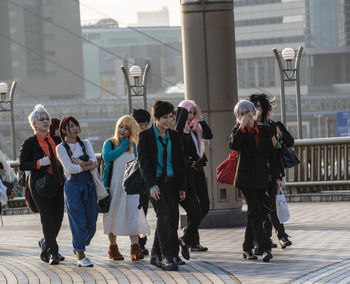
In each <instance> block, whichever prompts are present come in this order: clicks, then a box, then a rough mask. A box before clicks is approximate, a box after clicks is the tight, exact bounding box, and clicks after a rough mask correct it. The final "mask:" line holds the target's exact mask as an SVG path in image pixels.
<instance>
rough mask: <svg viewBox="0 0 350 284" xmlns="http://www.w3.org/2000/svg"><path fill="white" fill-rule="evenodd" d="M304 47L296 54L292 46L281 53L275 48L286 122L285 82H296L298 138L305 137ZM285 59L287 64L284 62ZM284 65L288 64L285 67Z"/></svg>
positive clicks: (282, 112)
mask: <svg viewBox="0 0 350 284" xmlns="http://www.w3.org/2000/svg"><path fill="white" fill-rule="evenodd" d="M303 49H304V48H303V47H302V46H300V47H299V48H298V51H297V54H296V56H295V50H294V49H292V48H289V47H287V48H285V49H283V50H282V52H281V53H280V52H279V51H278V50H277V49H276V48H274V49H273V52H274V54H275V57H276V59H277V62H278V67H279V73H280V82H281V90H280V94H281V119H282V123H283V124H285V123H286V105H285V93H284V82H293V81H294V82H295V93H296V108H297V122H298V138H299V139H302V138H303V132H302V130H303V128H302V117H301V100H300V71H299V69H300V60H301V55H302V53H303ZM281 59H283V60H284V61H285V62H286V64H283V62H282V60H281ZM293 59H295V64H294V68H293V67H292V61H293ZM284 65H286V66H285V67H284Z"/></svg>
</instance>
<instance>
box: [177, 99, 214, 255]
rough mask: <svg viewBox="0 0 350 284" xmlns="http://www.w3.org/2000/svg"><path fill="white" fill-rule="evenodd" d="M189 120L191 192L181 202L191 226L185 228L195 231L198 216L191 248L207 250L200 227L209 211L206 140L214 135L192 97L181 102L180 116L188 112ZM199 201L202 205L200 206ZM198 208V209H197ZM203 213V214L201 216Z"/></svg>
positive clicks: (187, 164)
mask: <svg viewBox="0 0 350 284" xmlns="http://www.w3.org/2000/svg"><path fill="white" fill-rule="evenodd" d="M186 113H187V121H186V124H185V127H184V128H183V129H178V130H179V131H183V147H184V156H185V167H186V178H187V186H188V192H187V197H186V199H185V200H184V201H182V202H180V204H181V206H182V207H183V208H184V209H185V210H186V212H187V227H186V228H185V229H184V231H185V234H186V233H187V230H191V229H192V228H191V227H193V226H196V223H197V219H198V218H199V223H198V225H197V227H196V228H195V230H194V236H193V238H192V242H191V243H190V244H189V245H190V246H191V251H207V250H208V248H206V247H203V246H201V245H200V243H199V233H198V226H199V225H200V222H201V221H202V220H203V218H204V217H205V216H206V215H207V213H208V211H209V196H208V186H207V182H206V178H205V173H204V170H203V167H204V166H205V165H206V162H207V161H208V160H207V157H206V155H205V152H204V150H205V149H204V140H210V139H212V138H213V134H212V132H211V129H210V127H209V126H208V124H207V123H206V122H205V120H204V118H203V117H202V115H201V109H200V107H199V106H198V105H197V104H196V103H195V102H194V101H192V100H183V101H181V102H180V103H179V105H178V116H177V120H179V118H180V116H183V115H186ZM191 197H192V198H191ZM197 204H198V205H197ZM197 207H198V208H197ZM198 212H199V217H198V216H197V215H198Z"/></svg>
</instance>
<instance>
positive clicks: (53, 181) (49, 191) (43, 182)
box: [35, 173, 60, 198]
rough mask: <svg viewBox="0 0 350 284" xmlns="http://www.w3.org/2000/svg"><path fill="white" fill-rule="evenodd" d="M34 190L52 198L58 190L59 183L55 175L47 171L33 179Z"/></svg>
mask: <svg viewBox="0 0 350 284" xmlns="http://www.w3.org/2000/svg"><path fill="white" fill-rule="evenodd" d="M35 191H36V192H37V193H38V194H39V195H40V196H41V197H43V198H52V197H55V196H56V195H57V194H58V193H59V192H60V183H59V181H58V179H57V177H55V176H54V175H51V174H49V173H47V174H45V175H43V176H42V177H41V178H38V179H37V180H36V181H35Z"/></svg>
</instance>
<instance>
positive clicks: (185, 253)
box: [179, 238, 190, 260]
mask: <svg viewBox="0 0 350 284" xmlns="http://www.w3.org/2000/svg"><path fill="white" fill-rule="evenodd" d="M182 243H183V241H182V238H179V245H180V248H181V254H182V256H183V257H184V259H187V260H189V259H190V251H189V249H188V246H187V245H186V244H185V245H183V244H182Z"/></svg>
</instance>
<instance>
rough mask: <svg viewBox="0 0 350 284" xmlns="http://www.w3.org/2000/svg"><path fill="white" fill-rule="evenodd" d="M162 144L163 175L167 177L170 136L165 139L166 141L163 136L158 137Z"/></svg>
mask: <svg viewBox="0 0 350 284" xmlns="http://www.w3.org/2000/svg"><path fill="white" fill-rule="evenodd" d="M158 139H159V141H160V144H162V146H163V148H164V149H163V169H162V177H167V164H168V149H167V148H168V147H167V145H168V138H166V139H165V142H164V141H163V138H162V137H160V136H159V137H158Z"/></svg>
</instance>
